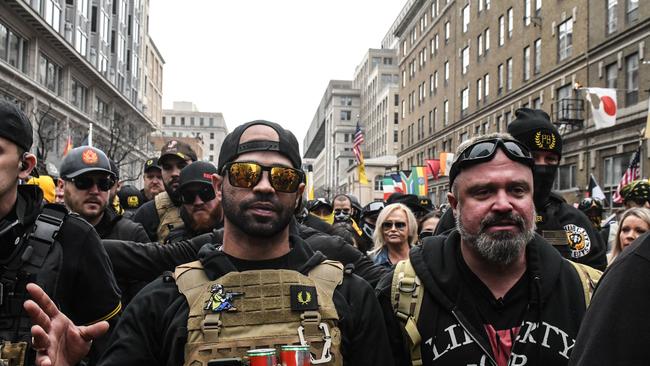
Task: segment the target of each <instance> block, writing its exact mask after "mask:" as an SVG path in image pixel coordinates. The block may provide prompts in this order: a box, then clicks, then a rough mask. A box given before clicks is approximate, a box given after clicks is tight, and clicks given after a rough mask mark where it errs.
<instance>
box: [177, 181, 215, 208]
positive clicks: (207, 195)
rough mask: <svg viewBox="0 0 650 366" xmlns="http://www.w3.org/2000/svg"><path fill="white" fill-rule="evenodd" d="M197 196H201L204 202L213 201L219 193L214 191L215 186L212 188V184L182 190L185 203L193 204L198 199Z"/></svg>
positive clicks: (182, 199) (182, 200)
mask: <svg viewBox="0 0 650 366" xmlns="http://www.w3.org/2000/svg"><path fill="white" fill-rule="evenodd" d="M196 196H199V198H200V199H201V201H203V202H209V201H212V200H213V199H214V198H215V197H217V195H216V194H215V193H214V188H212V186H210V185H204V186H203V187H201V188H199V189H182V190H181V202H183V203H184V204H190V205H191V204H193V203H194V201H195V200H196Z"/></svg>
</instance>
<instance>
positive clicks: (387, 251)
mask: <svg viewBox="0 0 650 366" xmlns="http://www.w3.org/2000/svg"><path fill="white" fill-rule="evenodd" d="M417 230H418V224H417V221H416V219H415V216H413V213H412V212H411V210H409V209H408V207H406V206H405V205H403V204H401V203H393V204H391V205H388V206H386V207H384V209H383V210H382V211H381V213H380V214H379V217H377V225H376V229H375V232H374V234H373V241H374V243H375V246H374V248H373V250H372V251H371V252H370V256H371V258H372V260H373V261H374V262H375V264H378V265H380V266H384V267H388V268H391V267H393V266H394V265H395V264H397V262H399V261H401V260H403V259H408V255H409V250H410V249H411V246H413V245H414V244H415V242H416V241H417V239H418V235H417Z"/></svg>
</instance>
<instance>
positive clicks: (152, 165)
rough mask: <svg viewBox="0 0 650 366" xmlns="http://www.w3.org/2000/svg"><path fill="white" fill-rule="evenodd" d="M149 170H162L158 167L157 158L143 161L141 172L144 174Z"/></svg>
mask: <svg viewBox="0 0 650 366" xmlns="http://www.w3.org/2000/svg"><path fill="white" fill-rule="evenodd" d="M151 169H158V170H159V171H161V170H162V169H160V165H158V158H157V157H151V158H149V159H147V160H145V161H144V164H143V165H142V171H143V172H145V173H146V172H148V171H149V170H151Z"/></svg>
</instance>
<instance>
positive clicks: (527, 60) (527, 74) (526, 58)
mask: <svg viewBox="0 0 650 366" xmlns="http://www.w3.org/2000/svg"><path fill="white" fill-rule="evenodd" d="M528 79H530V47H528V46H526V47H525V48H524V80H528Z"/></svg>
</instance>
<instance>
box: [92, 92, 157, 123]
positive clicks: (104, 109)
mask: <svg viewBox="0 0 650 366" xmlns="http://www.w3.org/2000/svg"><path fill="white" fill-rule="evenodd" d="M106 116H108V103H106V102H104V101H103V100H102V99H101V98H100V97H98V96H95V120H97V121H99V122H100V123H102V124H103V121H104V118H106ZM165 122H166V120H165V117H163V124H165Z"/></svg>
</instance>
